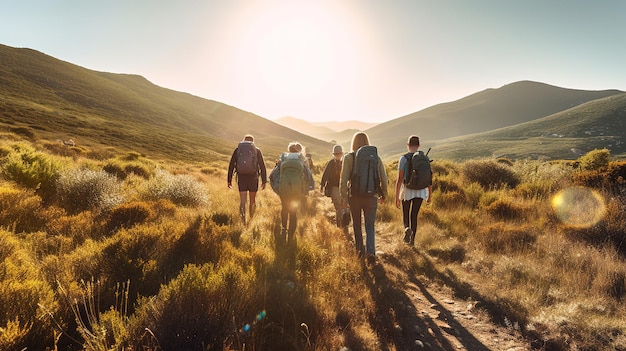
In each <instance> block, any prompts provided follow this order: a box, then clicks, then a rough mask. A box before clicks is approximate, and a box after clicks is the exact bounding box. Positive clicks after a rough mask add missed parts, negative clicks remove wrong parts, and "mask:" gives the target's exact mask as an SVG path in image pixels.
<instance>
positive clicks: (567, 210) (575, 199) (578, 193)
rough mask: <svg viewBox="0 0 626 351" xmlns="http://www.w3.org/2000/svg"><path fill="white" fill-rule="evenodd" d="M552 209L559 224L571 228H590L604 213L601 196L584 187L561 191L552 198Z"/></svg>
mask: <svg viewBox="0 0 626 351" xmlns="http://www.w3.org/2000/svg"><path fill="white" fill-rule="evenodd" d="M552 208H553V209H554V212H555V213H556V215H557V216H558V217H559V219H560V220H561V222H563V223H564V224H566V225H570V226H573V227H591V226H593V225H594V224H596V223H598V222H599V221H600V220H601V219H602V217H604V213H605V204H604V198H603V197H602V195H600V194H599V193H598V192H597V191H595V190H593V189H589V188H585V187H572V188H567V189H563V190H561V191H560V192H558V193H557V194H556V195H555V196H554V197H553V198H552Z"/></svg>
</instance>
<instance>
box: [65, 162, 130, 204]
mask: <svg viewBox="0 0 626 351" xmlns="http://www.w3.org/2000/svg"><path fill="white" fill-rule="evenodd" d="M56 187H57V194H58V201H59V204H60V205H61V206H62V207H63V208H65V209H66V210H67V211H68V212H70V213H78V212H81V211H86V210H94V211H96V212H97V211H102V210H107V209H110V208H112V207H114V206H116V205H118V204H120V203H121V202H122V201H123V196H122V187H121V183H120V182H118V180H117V178H115V177H114V176H112V175H110V174H108V173H106V172H104V171H92V170H89V169H76V170H71V171H66V172H64V173H63V174H61V176H60V177H59V179H58V181H57V185H56Z"/></svg>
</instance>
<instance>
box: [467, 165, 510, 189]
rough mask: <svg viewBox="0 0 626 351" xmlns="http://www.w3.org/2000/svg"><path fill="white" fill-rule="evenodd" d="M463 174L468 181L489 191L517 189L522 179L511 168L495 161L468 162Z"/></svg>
mask: <svg viewBox="0 0 626 351" xmlns="http://www.w3.org/2000/svg"><path fill="white" fill-rule="evenodd" d="M462 173H463V175H464V176H465V178H466V179H467V180H468V181H470V182H474V183H478V184H480V185H481V186H482V187H483V188H484V189H487V190H489V189H494V188H498V187H501V186H506V187H510V188H515V187H516V186H517V185H518V184H519V183H520V177H519V176H518V175H517V174H516V173H515V172H514V170H513V169H512V168H511V167H509V166H506V165H504V164H502V163H499V162H497V161H493V160H483V161H467V162H465V163H464V164H463V170H462Z"/></svg>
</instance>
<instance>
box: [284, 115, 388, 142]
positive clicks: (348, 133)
mask: <svg viewBox="0 0 626 351" xmlns="http://www.w3.org/2000/svg"><path fill="white" fill-rule="evenodd" d="M275 122H276V123H278V124H280V125H283V126H285V127H287V128H289V129H293V130H296V131H299V132H300V133H303V134H307V135H311V136H314V137H316V138H318V139H321V140H326V141H331V140H335V141H345V140H350V138H351V137H352V135H354V133H356V132H358V131H363V130H366V129H368V128H371V127H373V126H375V125H376V123H367V122H361V121H356V120H355V121H343V122H309V121H307V120H304V119H299V118H295V117H289V116H287V117H282V118H279V119H276V120H275Z"/></svg>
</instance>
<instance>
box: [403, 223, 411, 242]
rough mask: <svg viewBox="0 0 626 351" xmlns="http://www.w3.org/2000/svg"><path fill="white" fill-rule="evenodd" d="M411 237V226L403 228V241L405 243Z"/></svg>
mask: <svg viewBox="0 0 626 351" xmlns="http://www.w3.org/2000/svg"><path fill="white" fill-rule="evenodd" d="M412 237H413V231H412V230H411V228H409V227H406V228H404V242H405V243H407V244H408V243H410V242H411V238H412Z"/></svg>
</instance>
